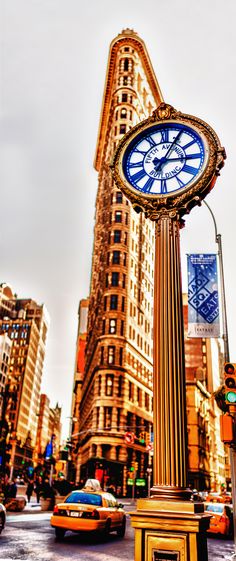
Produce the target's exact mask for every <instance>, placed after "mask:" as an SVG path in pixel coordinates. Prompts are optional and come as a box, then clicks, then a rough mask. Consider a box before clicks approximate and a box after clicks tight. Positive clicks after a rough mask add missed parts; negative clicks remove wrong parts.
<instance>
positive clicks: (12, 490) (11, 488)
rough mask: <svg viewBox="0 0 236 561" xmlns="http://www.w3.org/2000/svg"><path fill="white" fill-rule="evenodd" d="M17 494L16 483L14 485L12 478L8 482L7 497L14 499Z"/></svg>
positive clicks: (14, 481)
mask: <svg viewBox="0 0 236 561" xmlns="http://www.w3.org/2000/svg"><path fill="white" fill-rule="evenodd" d="M16 495H17V485H16V480H15V479H12V481H11V482H10V484H9V487H8V491H7V497H8V498H9V499H15V498H16Z"/></svg>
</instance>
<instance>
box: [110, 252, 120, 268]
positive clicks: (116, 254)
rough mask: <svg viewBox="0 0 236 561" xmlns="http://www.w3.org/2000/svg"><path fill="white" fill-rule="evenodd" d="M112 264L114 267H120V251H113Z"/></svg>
mask: <svg viewBox="0 0 236 561" xmlns="http://www.w3.org/2000/svg"><path fill="white" fill-rule="evenodd" d="M112 263H113V265H119V263H120V251H113V258H112Z"/></svg>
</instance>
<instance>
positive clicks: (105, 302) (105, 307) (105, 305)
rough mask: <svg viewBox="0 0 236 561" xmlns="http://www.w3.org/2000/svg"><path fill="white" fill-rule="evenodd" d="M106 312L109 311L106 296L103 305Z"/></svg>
mask: <svg viewBox="0 0 236 561" xmlns="http://www.w3.org/2000/svg"><path fill="white" fill-rule="evenodd" d="M103 309H104V312H105V311H106V309H107V296H104V305H103Z"/></svg>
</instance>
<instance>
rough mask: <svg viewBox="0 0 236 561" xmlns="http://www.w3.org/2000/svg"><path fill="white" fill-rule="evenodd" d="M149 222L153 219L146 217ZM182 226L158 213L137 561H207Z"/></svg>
mask: <svg viewBox="0 0 236 561" xmlns="http://www.w3.org/2000/svg"><path fill="white" fill-rule="evenodd" d="M150 217H151V218H153V216H150ZM180 227H181V220H180V218H179V216H178V212H177V211H175V210H172V211H167V210H166V209H162V210H160V212H159V213H158V214H157V213H156V255H155V281H154V387H153V399H154V407H153V415H154V419H153V422H154V455H153V461H154V466H153V468H154V485H153V487H152V489H151V498H150V499H139V500H138V502H137V512H135V513H134V512H133V513H131V520H132V526H133V527H134V528H135V561H161V560H163V561H168V560H172V561H207V559H208V556H207V541H206V530H207V528H208V527H209V520H210V517H209V515H207V514H204V506H203V504H194V503H192V502H191V501H190V497H191V491H190V490H189V489H187V423H186V403H185V391H186V390H185V356H184V327H183V309H182V288H181V267H180V240H179V230H180Z"/></svg>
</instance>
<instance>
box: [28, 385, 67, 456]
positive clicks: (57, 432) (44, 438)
mask: <svg viewBox="0 0 236 561" xmlns="http://www.w3.org/2000/svg"><path fill="white" fill-rule="evenodd" d="M51 440H53V454H52V455H53V457H54V459H55V460H57V459H58V457H59V448H60V440H61V407H59V405H58V403H57V404H56V406H55V407H50V400H49V398H48V396H47V395H46V394H41V396H40V405H39V413H38V426H37V439H36V446H35V453H34V460H35V463H36V464H37V465H40V464H41V465H44V464H45V460H46V447H47V445H48V443H49V442H51Z"/></svg>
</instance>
